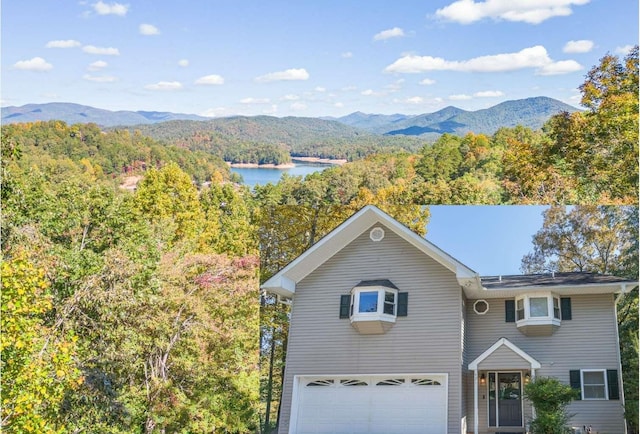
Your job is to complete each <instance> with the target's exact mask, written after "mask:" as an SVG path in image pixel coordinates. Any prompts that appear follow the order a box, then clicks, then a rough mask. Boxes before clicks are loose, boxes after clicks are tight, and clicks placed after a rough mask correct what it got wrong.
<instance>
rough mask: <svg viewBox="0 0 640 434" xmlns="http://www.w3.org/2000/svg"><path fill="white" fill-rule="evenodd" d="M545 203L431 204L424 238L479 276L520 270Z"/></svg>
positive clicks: (539, 221)
mask: <svg viewBox="0 0 640 434" xmlns="http://www.w3.org/2000/svg"><path fill="white" fill-rule="evenodd" d="M547 208H548V207H545V206H531V205H522V206H520V205H510V206H463V205H432V206H430V207H429V210H430V212H431V218H430V220H429V223H428V225H427V235H426V239H427V240H429V241H431V242H432V243H434V244H435V245H436V246H438V247H440V248H441V249H442V250H444V251H445V252H447V253H448V254H450V255H451V256H453V257H454V258H456V259H457V260H458V261H460V262H462V263H463V264H464V265H466V266H467V267H469V268H471V269H472V270H474V271H476V272H478V273H480V275H482V276H498V275H503V276H504V275H509V274H522V273H521V271H520V263H521V260H522V257H523V256H524V255H526V254H527V253H530V252H532V251H533V244H532V237H533V235H535V233H536V232H538V231H539V230H540V229H541V228H542V224H543V221H544V219H543V217H542V212H543V211H544V210H545V209H547Z"/></svg>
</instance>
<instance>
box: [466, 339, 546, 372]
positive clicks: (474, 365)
mask: <svg viewBox="0 0 640 434" xmlns="http://www.w3.org/2000/svg"><path fill="white" fill-rule="evenodd" d="M503 347H506V348H508V349H509V350H511V351H512V352H513V353H515V354H516V355H518V356H519V357H520V358H522V359H524V360H525V361H527V362H528V363H529V364H530V365H531V369H540V362H538V361H537V360H536V359H534V358H533V357H531V356H530V355H529V354H527V352H525V351H524V350H522V349H521V348H519V347H518V346H517V345H516V344H514V343H513V342H511V341H510V340H509V339H507V338H500V339H498V341H497V342H496V343H495V344H493V345H491V346H490V347H489V348H487V349H486V350H485V352H483V353H482V354H480V355H479V356H478V357H477V358H476V359H475V360H474V361H472V362H471V363H469V370H471V371H477V370H478V367H479V365H480V364H481V363H482V362H483V361H485V360H487V359H488V358H489V357H490V356H491V355H492V354H493V353H495V352H496V351H497V350H498V349H500V348H503Z"/></svg>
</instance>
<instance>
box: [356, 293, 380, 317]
mask: <svg viewBox="0 0 640 434" xmlns="http://www.w3.org/2000/svg"><path fill="white" fill-rule="evenodd" d="M377 311H378V291H368V292H361V293H360V305H359V307H358V312H363V313H364V312H377Z"/></svg>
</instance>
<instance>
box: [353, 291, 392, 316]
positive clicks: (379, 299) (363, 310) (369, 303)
mask: <svg viewBox="0 0 640 434" xmlns="http://www.w3.org/2000/svg"><path fill="white" fill-rule="evenodd" d="M351 297H352V298H351V303H352V306H353V311H352V312H351V317H352V319H353V317H356V318H360V319H367V318H369V319H371V318H372V317H374V316H375V317H379V318H383V317H384V316H388V317H395V316H396V304H397V298H398V290H397V289H393V288H386V287H382V286H375V287H369V286H361V287H358V286H356V287H355V288H353V290H352V295H351ZM388 319H390V318H388Z"/></svg>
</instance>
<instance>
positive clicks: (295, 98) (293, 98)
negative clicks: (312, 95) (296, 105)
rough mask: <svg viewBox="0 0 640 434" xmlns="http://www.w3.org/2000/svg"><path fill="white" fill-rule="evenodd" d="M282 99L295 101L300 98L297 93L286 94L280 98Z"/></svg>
mask: <svg viewBox="0 0 640 434" xmlns="http://www.w3.org/2000/svg"><path fill="white" fill-rule="evenodd" d="M281 99H282V100H283V101H297V100H299V99H300V97H299V96H298V95H294V94H288V95H285V96H283V97H282V98H281Z"/></svg>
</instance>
